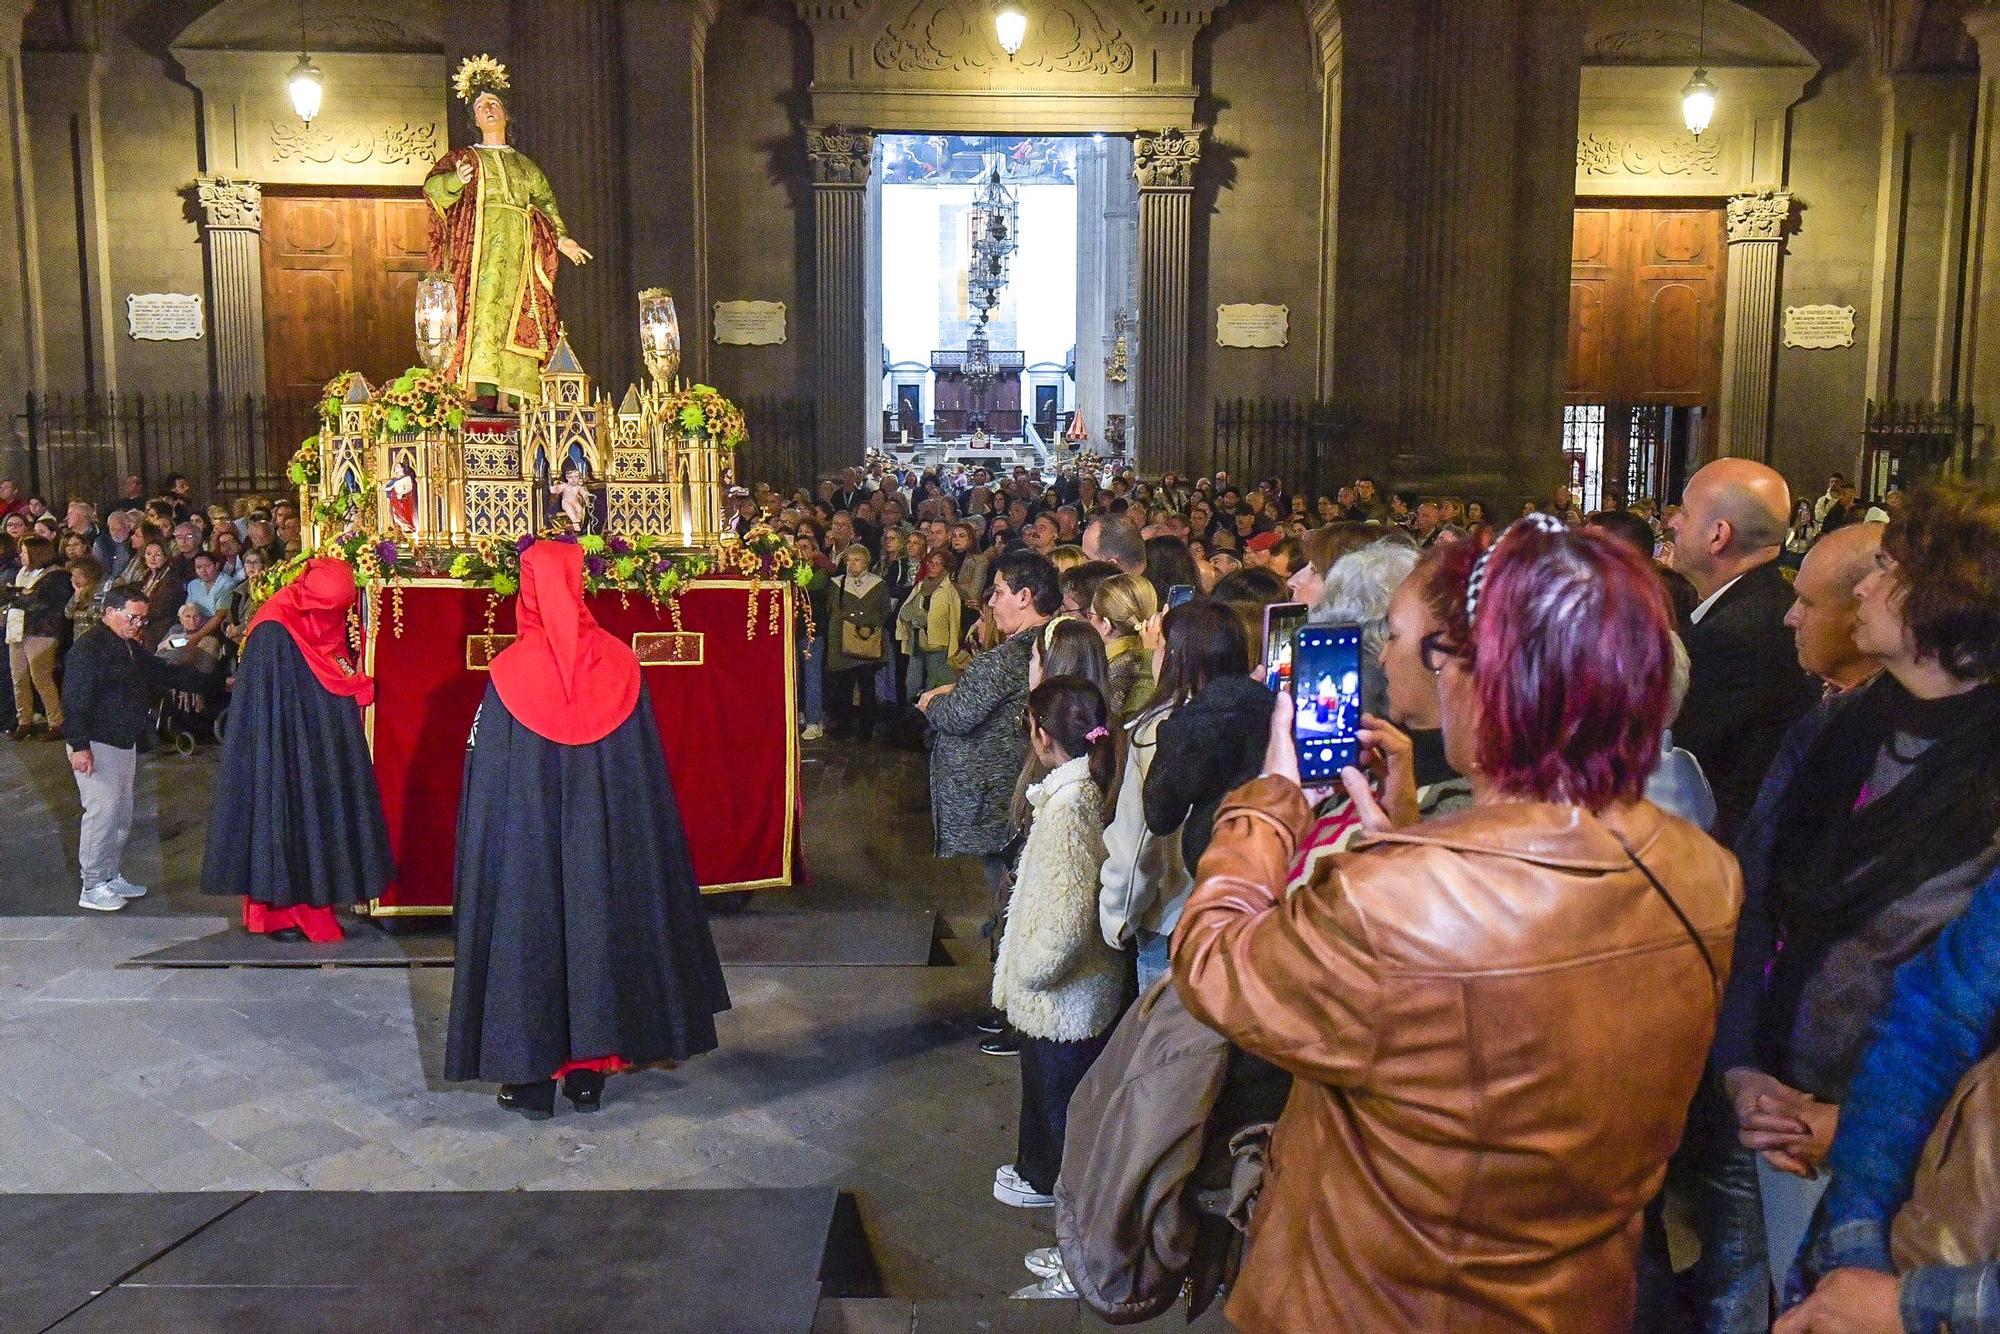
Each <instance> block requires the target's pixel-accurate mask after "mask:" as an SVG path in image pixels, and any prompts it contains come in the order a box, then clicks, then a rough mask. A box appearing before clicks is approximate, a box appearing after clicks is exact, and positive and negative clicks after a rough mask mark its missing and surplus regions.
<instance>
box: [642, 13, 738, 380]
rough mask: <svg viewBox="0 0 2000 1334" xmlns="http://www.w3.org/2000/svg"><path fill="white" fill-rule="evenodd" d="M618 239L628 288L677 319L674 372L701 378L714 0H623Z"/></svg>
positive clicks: (707, 336)
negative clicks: (627, 264) (626, 246)
mask: <svg viewBox="0 0 2000 1334" xmlns="http://www.w3.org/2000/svg"><path fill="white" fill-rule="evenodd" d="M623 3H624V29H625V48H624V58H625V141H626V144H627V147H628V153H627V156H626V163H625V169H626V173H627V178H628V182H629V187H630V188H629V193H628V196H627V200H626V218H627V229H626V235H627V236H628V238H629V243H630V247H631V268H630V272H629V274H628V275H627V280H626V286H627V289H628V291H627V297H628V300H627V303H626V304H627V305H628V306H630V305H631V298H632V294H634V293H637V292H639V291H641V290H643V289H645V288H648V287H665V288H667V289H668V290H669V291H671V292H672V293H673V294H674V308H675V309H676V310H677V311H679V313H680V317H681V374H682V375H683V376H685V377H687V378H688V379H692V380H698V381H701V380H706V379H708V374H709V372H708V366H709V349H710V346H711V344H712V340H713V337H714V335H713V333H712V332H711V330H710V328H709V324H710V318H711V311H710V308H709V302H710V300H711V298H710V296H709V291H708V97H707V91H706V83H705V79H704V73H703V71H704V64H705V62H706V58H707V52H708V33H709V29H710V28H712V27H713V26H714V24H715V15H716V8H717V0H623Z"/></svg>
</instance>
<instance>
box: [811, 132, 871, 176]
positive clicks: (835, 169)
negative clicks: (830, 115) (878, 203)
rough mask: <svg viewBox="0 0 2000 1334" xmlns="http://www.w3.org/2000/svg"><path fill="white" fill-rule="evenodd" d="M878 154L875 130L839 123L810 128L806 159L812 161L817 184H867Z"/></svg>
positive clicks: (813, 174)
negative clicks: (858, 128) (869, 172)
mask: <svg viewBox="0 0 2000 1334" xmlns="http://www.w3.org/2000/svg"><path fill="white" fill-rule="evenodd" d="M874 157H875V135H874V134H873V133H872V132H871V131H868V130H855V129H844V128H842V127H841V126H838V125H825V126H817V125H814V126H807V127H806V158H807V160H808V161H809V162H810V163H811V164H812V179H813V184H814V185H851V186H865V185H867V184H868V171H869V166H870V164H871V162H872V161H873V160H874Z"/></svg>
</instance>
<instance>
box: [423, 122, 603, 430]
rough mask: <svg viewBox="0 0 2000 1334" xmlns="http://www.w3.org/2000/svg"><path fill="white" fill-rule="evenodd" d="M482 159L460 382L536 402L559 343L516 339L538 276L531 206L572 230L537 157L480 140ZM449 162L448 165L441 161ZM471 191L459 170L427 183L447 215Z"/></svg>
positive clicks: (558, 228) (559, 230) (558, 229)
mask: <svg viewBox="0 0 2000 1334" xmlns="http://www.w3.org/2000/svg"><path fill="white" fill-rule="evenodd" d="M472 151H473V153H474V154H475V155H476V156H477V157H478V160H479V176H478V180H479V194H478V208H479V228H478V233H477V236H478V240H477V242H476V244H475V245H474V247H473V254H472V275H471V282H470V287H469V294H468V298H467V300H466V301H465V304H464V307H463V308H462V309H461V311H460V315H459V318H460V319H461V320H465V321H468V322H469V326H470V328H469V336H468V339H467V343H466V357H465V365H464V367H463V369H462V371H461V373H460V375H459V377H458V379H459V383H460V384H461V385H462V386H464V387H465V388H467V389H468V390H469V391H471V392H472V393H474V394H481V393H488V392H494V391H497V392H499V393H503V394H512V395H514V396H516V397H517V398H521V399H524V400H527V401H529V402H533V401H534V400H535V399H536V398H537V397H539V396H540V394H541V371H542V363H543V362H544V361H545V360H547V358H548V354H549V352H550V351H551V350H552V349H553V344H554V337H555V331H554V330H553V329H550V330H547V331H546V337H547V339H548V342H549V346H545V347H542V348H533V347H531V346H529V345H527V344H525V343H523V342H522V341H521V340H519V339H518V338H516V337H515V335H516V333H517V323H518V321H519V319H520V315H521V309H522V302H523V296H524V294H525V288H526V285H527V284H529V283H531V282H534V281H536V280H537V279H536V274H535V271H534V265H533V264H532V263H531V262H530V256H531V254H532V251H533V247H532V236H531V231H530V227H529V211H530V210H533V211H535V212H539V213H541V214H542V215H543V216H544V217H546V218H547V219H548V220H549V223H550V225H551V226H553V227H554V228H555V234H556V236H557V237H558V238H562V237H566V236H568V235H569V232H568V230H567V229H566V228H565V227H564V226H563V220H562V214H560V213H559V212H557V211H556V197H555V192H554V191H552V190H551V189H550V188H549V178H548V177H546V176H544V175H542V169H541V168H540V167H538V166H536V165H535V163H534V161H533V159H531V158H529V157H527V156H526V155H524V154H522V153H518V152H516V151H514V150H513V149H511V148H505V147H499V148H495V147H488V146H486V145H484V144H477V145H474V146H473V149H472ZM441 165H442V164H441ZM464 193H465V182H463V181H461V180H459V179H458V173H457V172H456V171H455V170H453V171H441V172H438V173H437V174H435V175H433V176H431V177H430V178H429V179H428V180H426V181H425V182H424V195H425V197H427V198H428V199H429V200H430V201H431V206H432V207H433V208H435V209H437V211H438V212H439V213H440V214H443V213H446V212H448V211H449V210H450V209H451V208H453V207H454V206H455V205H456V204H457V203H458V202H459V196H461V195H463V194H464Z"/></svg>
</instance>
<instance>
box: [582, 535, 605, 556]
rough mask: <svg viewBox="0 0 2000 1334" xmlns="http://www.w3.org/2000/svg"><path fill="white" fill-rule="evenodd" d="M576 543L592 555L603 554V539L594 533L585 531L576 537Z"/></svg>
mask: <svg viewBox="0 0 2000 1334" xmlns="http://www.w3.org/2000/svg"><path fill="white" fill-rule="evenodd" d="M576 544H577V545H578V546H580V547H582V548H583V549H584V551H585V552H587V553H588V554H590V555H592V556H602V555H603V554H604V539H603V538H602V537H601V536H599V535H598V534H596V533H585V534H584V535H583V536H582V537H580V538H578V539H577V542H576Z"/></svg>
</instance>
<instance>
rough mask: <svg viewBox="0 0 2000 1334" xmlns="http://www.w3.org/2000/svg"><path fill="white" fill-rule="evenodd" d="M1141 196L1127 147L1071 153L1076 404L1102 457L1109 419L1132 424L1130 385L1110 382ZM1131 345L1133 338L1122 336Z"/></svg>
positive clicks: (1128, 309) (1129, 305) (1133, 292)
mask: <svg viewBox="0 0 2000 1334" xmlns="http://www.w3.org/2000/svg"><path fill="white" fill-rule="evenodd" d="M1137 204H1138V193H1137V190H1136V189H1135V188H1134V186H1133V183H1132V144H1131V141H1130V140H1128V139H1123V138H1113V137H1111V136H1109V135H1107V136H1105V137H1103V138H1101V139H1095V140H1093V141H1091V142H1088V143H1084V144H1080V145H1078V147H1077V153H1076V399H1075V403H1074V406H1075V409H1076V411H1077V413H1078V414H1079V415H1080V416H1081V417H1082V418H1083V425H1084V429H1085V430H1087V431H1088V432H1090V441H1091V447H1092V448H1094V449H1097V450H1099V451H1103V450H1105V449H1106V442H1105V431H1106V430H1107V429H1108V426H1109V423H1110V421H1111V418H1113V417H1114V416H1117V417H1124V418H1125V419H1126V420H1127V421H1130V420H1131V417H1132V381H1131V377H1130V375H1129V373H1121V374H1123V375H1124V378H1123V379H1120V380H1112V379H1109V378H1107V376H1106V372H1107V371H1108V370H1109V369H1110V366H1111V360H1112V349H1113V347H1114V346H1115V345H1116V343H1117V339H1118V323H1119V321H1120V320H1121V319H1123V320H1125V321H1128V322H1129V321H1130V320H1131V318H1132V312H1133V308H1134V305H1135V302H1136V299H1137V295H1138V292H1137V287H1136V283H1135V280H1134V275H1133V261H1134V258H1135V255H1136V252H1137V249H1138V224H1139V219H1138V208H1137ZM1127 339H1128V345H1129V340H1130V335H1129V334H1128V335H1127Z"/></svg>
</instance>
